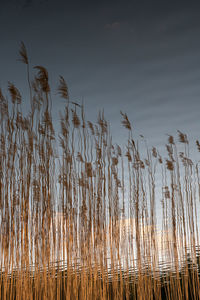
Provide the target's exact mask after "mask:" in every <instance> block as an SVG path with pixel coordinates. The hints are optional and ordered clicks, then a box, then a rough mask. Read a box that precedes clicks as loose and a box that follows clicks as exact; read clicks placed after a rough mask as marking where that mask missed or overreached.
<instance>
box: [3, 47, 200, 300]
mask: <svg viewBox="0 0 200 300" xmlns="http://www.w3.org/2000/svg"><path fill="white" fill-rule="evenodd" d="M20 59H21V61H22V62H23V63H24V64H25V66H26V68H27V85H28V88H29V98H30V111H29V112H28V113H24V111H23V109H22V107H23V99H22V96H21V93H20V91H19V90H18V89H17V87H16V86H15V85H14V84H13V83H11V82H9V83H8V97H6V96H4V94H3V92H2V91H1V90H0V114H1V116H0V268H1V271H0V298H1V299H20V300H21V299H81V300H82V299H83V300H84V299H87V300H89V299H92V300H93V299H199V298H200V288H199V267H200V264H199V257H200V255H199V248H198V246H199V233H198V231H199V227H198V224H199V216H198V214H199V213H198V208H199V195H200V178H199V165H198V163H195V162H193V161H192V159H191V158H190V156H189V141H188V138H187V136H186V135H185V134H184V133H182V132H180V131H179V132H178V142H175V138H174V137H173V136H169V137H168V141H167V145H166V155H167V158H163V157H161V155H160V154H159V152H158V150H157V149H156V148H155V147H153V148H151V149H149V148H148V147H147V144H146V142H145V140H144V141H143V142H142V143H143V144H142V146H141V144H139V143H138V142H137V141H136V139H135V137H134V132H133V130H132V126H131V124H130V121H129V119H128V117H127V115H126V114H125V113H122V112H121V120H122V126H124V127H125V129H124V131H126V133H127V143H126V145H123V147H120V146H119V145H118V144H115V143H113V140H112V136H111V132H110V126H109V123H108V122H107V121H106V120H105V117H104V113H103V112H100V113H99V115H98V117H97V121H96V123H92V122H90V121H87V120H86V119H85V113H84V107H83V105H82V104H81V103H74V102H73V101H72V100H71V99H69V94H68V87H67V84H66V82H65V80H64V78H63V77H62V76H60V78H59V83H58V88H57V92H58V94H59V95H60V97H61V98H62V99H64V102H65V104H64V109H63V111H62V113H61V115H60V132H59V133H57V132H55V129H54V125H53V121H52V111H51V107H52V101H53V99H52V93H51V88H50V85H49V78H48V72H47V70H46V69H45V68H44V67H42V66H36V67H35V68H34V73H33V74H35V75H32V73H30V70H29V69H30V66H29V60H28V56H27V52H26V48H25V46H24V44H23V43H22V44H21V48H20ZM26 101H27V99H26ZM196 146H197V150H198V151H200V144H199V142H198V141H197V142H196ZM141 147H142V151H140V149H141ZM144 147H145V151H144ZM158 204H159V205H158ZM158 206H159V207H160V208H158ZM158 221H159V222H158Z"/></svg>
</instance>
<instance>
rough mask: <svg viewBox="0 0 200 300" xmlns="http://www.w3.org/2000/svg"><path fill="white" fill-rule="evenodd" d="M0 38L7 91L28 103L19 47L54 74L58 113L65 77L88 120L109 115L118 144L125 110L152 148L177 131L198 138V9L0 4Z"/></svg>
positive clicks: (9, 0) (7, 0) (45, 0)
mask: <svg viewBox="0 0 200 300" xmlns="http://www.w3.org/2000/svg"><path fill="white" fill-rule="evenodd" d="M0 37H1V47H0V66H1V67H0V68H1V72H0V86H1V87H2V88H5V87H6V86H7V81H8V80H10V81H13V82H14V83H16V85H17V86H19V87H20V89H21V90H22V91H24V96H25V98H26V89H25V87H24V85H25V82H26V77H25V68H24V65H22V64H20V63H19V62H18V61H17V52H18V49H19V44H20V41H21V40H22V41H24V43H25V44H26V47H27V50H28V53H29V57H30V61H31V64H32V65H33V66H34V65H44V66H45V67H47V68H48V70H49V75H50V78H51V82H52V83H53V89H52V95H53V99H54V104H55V106H54V107H55V108H56V109H61V108H62V101H61V100H60V99H58V98H57V96H55V90H56V84H57V83H58V76H59V75H63V76H64V77H65V79H66V81H67V83H68V86H69V91H70V97H71V99H73V100H76V101H79V100H80V101H81V99H82V98H83V99H84V102H85V107H86V112H87V116H88V118H89V119H92V120H94V119H95V116H96V115H97V113H98V110H99V109H102V108H104V110H105V114H106V117H107V118H108V119H109V121H110V122H111V124H112V125H113V126H112V130H113V135H114V137H115V139H116V138H119V141H118V142H120V140H122V138H123V134H124V129H123V128H121V125H120V114H119V112H120V110H122V111H124V112H127V114H128V116H129V118H130V120H131V121H132V124H133V126H134V128H135V134H136V135H138V134H140V133H141V134H143V135H145V136H146V137H147V138H148V139H149V141H150V144H151V143H152V144H154V145H155V146H159V145H160V144H161V143H163V142H165V141H166V139H167V137H166V135H165V134H167V133H169V134H171V133H172V134H174V133H175V132H176V130H177V129H180V130H182V131H184V132H186V133H188V135H189V136H190V137H192V138H194V139H195V138H200V38H199V37H200V4H198V2H197V1H194V2H193V1H176V0H174V1H161V0H160V1H149V0H146V1H145V0H144V1H64V0H57V1H52V0H32V1H31V0H26V1H25V0H1V2H0ZM54 82H55V84H54ZM55 116H56V113H55ZM55 122H56V121H55Z"/></svg>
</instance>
